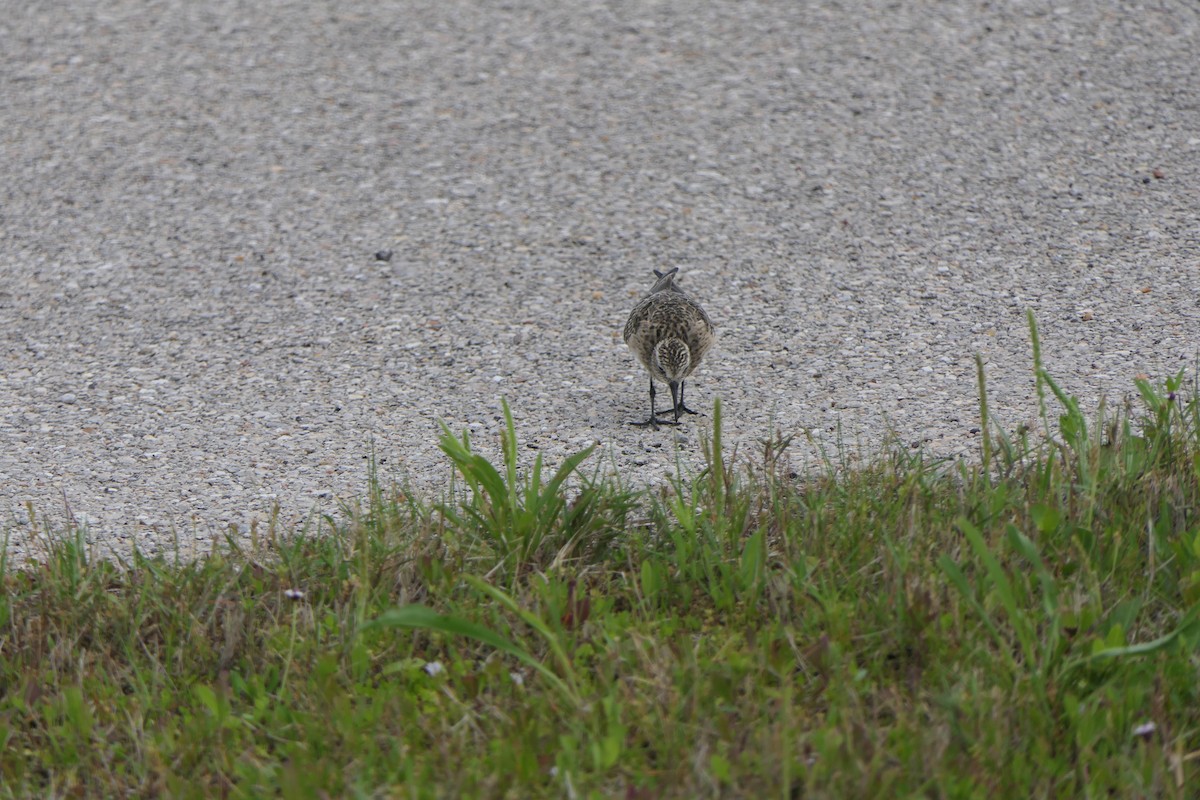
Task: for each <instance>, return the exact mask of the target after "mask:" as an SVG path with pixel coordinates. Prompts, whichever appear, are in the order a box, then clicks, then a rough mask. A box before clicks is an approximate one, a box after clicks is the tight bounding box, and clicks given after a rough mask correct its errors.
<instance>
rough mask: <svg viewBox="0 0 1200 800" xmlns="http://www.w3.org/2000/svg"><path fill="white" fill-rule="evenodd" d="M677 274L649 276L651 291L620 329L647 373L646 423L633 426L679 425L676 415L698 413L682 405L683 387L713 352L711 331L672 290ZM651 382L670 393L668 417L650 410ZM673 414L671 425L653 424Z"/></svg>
mask: <svg viewBox="0 0 1200 800" xmlns="http://www.w3.org/2000/svg"><path fill="white" fill-rule="evenodd" d="M678 272H679V268H678V267H675V268H674V269H670V270H667V271H666V272H659V271H658V270H654V277H655V278H657V281H656V282H655V284H654V288H652V289H651V290H650V294H648V295H646V296H645V297H644V298H642V300H641V302H639V303H638V304H637V305H636V306H634V307H633V311H632V312H630V314H629V320H628V321H627V322H626V323H625V344H627V345H629V349H630V350H632V351H633V353H634V355H636V356H637V357H638V360H639V361H641V362H642V366H644V367H645V368H646V371H647V372H649V373H650V418H649V419H648V420H646V421H645V422H633V423H631V424H633V425H643V426H644V425H648V426H650V427H651V428H658V425H659V423H660V422H662V423H663V424H665V425H678V424H679V415H680V414H695V413H698V412H695V411H692V410H691V409H690V408H688V407H687V406H686V405H684V403H683V381H684V379H685V378H687V377H688V376H689V375H691V374H692V373H693V372H694V371H695V370H696V367H697V366H699V365H700V360H701V359H703V358H704V354H705V353H707V352H708V351H709V349H710V348H711V347H712V346H713V343H714V342H715V341H716V329H715V328H714V327H713V324H712V320H710V319H709V318H708V314H706V313H705V312H704V309H703V308H701V307H700V304H699V303H697V302H696V301H695V300H693V299H692V298H691V296H690V295H689V294H688V293H687V292H685V291H684V290H683V289H681V288H679V287H678V286H676V285H675V276H676V274H678ZM656 380H657V381H660V382H662V383H665V384H666V385H667V386H668V387H669V388H670V389H671V410H670V411H661V412H657V413H656V412H655V410H654V381H656ZM672 413H673V414H674V416H675V419H674V421H673V422H669V421H667V420H659V419H658V417H659V416H660V415H662V414H672Z"/></svg>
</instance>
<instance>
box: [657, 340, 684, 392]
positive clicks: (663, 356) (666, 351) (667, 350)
mask: <svg viewBox="0 0 1200 800" xmlns="http://www.w3.org/2000/svg"><path fill="white" fill-rule="evenodd" d="M654 365H655V366H656V367H658V370H659V372H661V373H662V374H663V375H665V376H666V378H667V382H668V383H679V381H681V380H683V379H684V377H685V376H686V375H687V372H688V367H690V366H691V365H692V352H691V351H690V350H688V346H687V345H686V344H684V342H683V340H682V339H677V338H675V337H670V338H667V339H663V340H662V341H661V342H659V343H658V344H656V345H655V346H654Z"/></svg>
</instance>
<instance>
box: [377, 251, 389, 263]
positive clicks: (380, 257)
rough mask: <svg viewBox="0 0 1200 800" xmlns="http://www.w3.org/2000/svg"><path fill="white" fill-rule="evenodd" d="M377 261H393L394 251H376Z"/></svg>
mask: <svg viewBox="0 0 1200 800" xmlns="http://www.w3.org/2000/svg"><path fill="white" fill-rule="evenodd" d="M375 260H376V261H391V260H392V251H391V250H378V251H376V252H375Z"/></svg>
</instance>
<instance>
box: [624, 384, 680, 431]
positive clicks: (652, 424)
mask: <svg viewBox="0 0 1200 800" xmlns="http://www.w3.org/2000/svg"><path fill="white" fill-rule="evenodd" d="M657 416H658V415H657V414H655V413H654V378H651V379H650V419H648V420H646V421H645V422H631V423H629V424H630V425H638V426H646V425H649V426H650V427H651V428H654V430H658V426H659V425H678V424H679V420H678V419H677V420H675V422H668V421H666V420H665V419H664V420H659V419H655V417H657Z"/></svg>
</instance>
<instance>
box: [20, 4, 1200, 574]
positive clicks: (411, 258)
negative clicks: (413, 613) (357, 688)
mask: <svg viewBox="0 0 1200 800" xmlns="http://www.w3.org/2000/svg"><path fill="white" fill-rule="evenodd" d="M1197 53H1200V4H1197V3H1196V2H1192V1H1191V0H1187V1H1184V0H1178V1H1172V0H1167V1H1166V2H1147V3H1119V2H1111V3H1110V2H1088V1H1087V0H1085V1H1084V2H1077V3H1067V2H1061V3H1059V2H1040V1H1039V2H1008V1H1007V0H1006V1H1005V2H988V1H987V0H982V1H981V0H972V1H971V2H968V1H967V0H949V1H947V2H943V1H942V0H912V2H905V3H894V2H885V1H884V0H864V1H863V2H857V1H854V2H834V1H833V0H814V2H808V1H807V0H806V1H805V2H796V0H778V1H777V2H682V1H678V0H664V1H663V2H597V0H582V2H559V0H511V1H509V2H482V1H481V0H472V1H471V2H464V1H462V0H458V1H454V0H450V1H447V0H441V1H439V2H436V3H420V2H387V1H386V0H385V1H384V2H379V1H378V0H372V2H358V1H357V0H337V2H317V1H315V0H314V1H313V2H270V1H267V2H257V3H245V2H233V1H232V0H206V1H205V2H196V1H195V0H144V1H142V2H134V1H133V0H99V2H82V1H81V0H70V2H61V3H50V4H46V3H30V2H17V1H16V0H0V168H2V170H3V172H2V181H0V355H2V358H3V366H2V369H0V503H2V508H3V512H4V518H3V520H2V521H0V524H2V525H3V527H4V530H5V531H6V532H7V534H8V536H9V537H10V539H11V541H10V547H11V549H12V551H13V552H14V553H15V554H16V556H17V557H22V556H24V555H26V554H28V553H29V552H30V551H31V547H33V546H34V545H33V542H34V537H33V536H32V534H33V531H34V529H35V528H36V527H39V526H40V525H42V524H43V522H45V523H47V524H50V525H61V524H62V523H63V522H64V521H65V520H67V519H68V518H70V519H73V520H75V521H77V522H81V523H84V524H86V526H87V530H88V536H89V538H90V539H91V540H92V541H93V542H94V543H95V545H96V547H97V548H98V549H99V550H102V551H112V552H119V553H125V552H128V550H129V547H130V546H131V545H134V544H136V545H137V546H139V547H142V548H143V549H145V550H147V551H151V552H155V551H160V550H162V549H163V548H172V547H174V546H175V545H174V542H175V541H176V540H177V541H178V542H179V545H180V547H181V548H182V549H183V550H184V551H185V552H193V551H194V550H202V549H203V548H205V547H206V546H207V545H208V544H209V543H211V541H213V539H214V538H219V537H220V536H221V535H222V533H223V531H225V530H227V529H228V527H229V526H230V525H236V526H237V527H238V529H239V530H240V531H242V532H245V531H246V530H247V529H248V528H249V526H250V525H251V524H252V523H257V524H259V525H263V524H265V523H266V521H267V520H268V519H269V518H270V516H271V514H272V509H273V508H275V507H276V506H278V514H279V517H278V519H279V521H280V522H281V523H283V524H297V523H299V522H300V521H303V520H305V519H308V518H310V515H311V514H312V513H313V512H314V511H330V510H333V511H336V509H337V508H338V504H339V503H341V502H346V501H349V500H352V499H353V498H355V497H359V496H361V495H362V493H363V491H364V487H365V484H366V480H367V471H368V470H367V464H368V456H369V453H370V452H371V450H372V448H373V449H374V453H375V454H376V457H377V459H378V461H379V462H380V470H381V474H382V475H383V476H384V478H385V479H386V480H389V481H390V480H405V481H409V482H411V483H412V484H413V485H415V486H417V487H421V488H423V489H424V490H427V491H429V492H431V493H432V492H436V491H437V490H438V489H439V487H442V486H444V484H445V482H446V480H447V479H448V477H449V471H448V468H447V466H446V463H445V459H444V458H443V457H442V456H441V454H440V452H439V451H438V449H437V446H436V434H437V430H438V427H437V421H438V420H439V419H440V420H445V421H446V422H447V423H448V424H449V425H450V426H451V427H452V428H454V429H455V430H460V429H464V428H466V429H469V430H470V431H471V432H473V433H474V434H475V435H476V436H477V440H478V443H479V444H480V446H481V447H483V448H484V449H486V450H487V451H489V452H493V453H494V452H495V451H496V449H497V442H496V435H495V432H496V431H497V429H498V425H499V419H500V410H499V409H500V398H501V397H502V396H506V397H507V398H508V399H509V402H510V403H511V405H512V408H513V411H514V415H515V417H516V419H517V425H518V428H519V432H520V435H521V437H522V442H523V445H525V449H524V450H523V453H525V455H526V456H527V457H529V458H532V457H533V456H534V455H535V454H536V453H538V452H540V453H542V454H543V456H544V458H545V459H546V460H547V461H548V463H549V464H550V465H552V466H553V465H556V464H557V463H559V462H560V460H561V459H562V458H563V457H564V455H566V454H568V453H571V452H574V451H576V450H578V449H580V448H582V447H584V446H585V445H587V444H588V443H591V442H593V441H599V442H600V443H601V450H600V455H598V456H596V457H595V459H596V460H595V463H596V464H598V465H603V466H606V467H608V468H616V469H618V470H619V471H620V472H621V474H622V475H623V476H624V477H625V478H626V479H628V480H629V481H630V482H631V483H633V484H635V485H655V484H657V483H658V482H661V481H662V480H664V478H665V476H666V475H668V474H669V473H671V472H672V471H673V470H674V468H675V467H674V465H675V459H676V452H678V454H679V457H680V459H681V463H683V464H684V466H685V468H688V467H690V466H691V465H694V464H695V463H696V460H697V455H698V451H699V448H700V445H701V440H702V437H703V432H704V430H705V428H706V426H707V425H709V424H711V423H710V419H709V418H688V419H687V420H686V422H685V424H684V426H682V428H681V429H680V430H678V431H674V430H671V429H669V428H664V429H662V430H660V431H658V432H655V431H650V430H647V429H645V428H637V427H633V426H630V425H628V424H627V423H628V422H629V421H632V420H637V419H644V418H645V415H646V412H647V410H648V399H649V398H648V396H647V392H646V378H645V372H644V371H643V370H642V368H641V367H640V366H639V365H638V364H637V362H636V360H635V359H634V357H633V355H632V354H631V353H630V352H629V351H628V350H627V349H626V347H625V345H624V343H623V342H622V340H621V335H620V334H621V329H622V326H623V325H624V323H625V318H626V316H627V315H628V313H629V310H630V309H631V308H632V306H633V305H634V303H635V302H636V301H637V299H638V298H639V297H640V296H641V294H642V293H644V292H645V291H646V290H647V289H648V288H649V286H650V284H651V283H652V282H653V275H652V272H651V270H652V269H654V268H656V267H657V268H666V267H671V266H678V267H680V276H681V281H680V282H681V284H682V285H683V286H684V287H685V288H686V289H687V290H688V291H689V292H691V293H692V294H693V295H694V296H695V297H696V298H697V299H699V300H700V301H701V302H703V303H704V305H705V307H706V308H707V310H708V313H709V315H710V316H711V317H712V319H713V321H714V323H715V324H716V325H717V327H718V336H719V341H718V346H717V349H716V351H715V352H714V353H713V354H712V355H711V356H710V357H709V358H708V360H707V361H706V363H705V364H704V365H703V366H702V367H701V368H700V369H699V370H698V372H697V373H696V375H695V376H694V377H693V379H692V381H691V382H690V383H689V386H688V395H687V396H688V400H689V405H692V406H693V407H698V408H711V402H712V399H713V398H714V397H720V398H721V399H722V402H723V407H724V410H725V418H726V436H727V438H728V440H729V442H730V443H731V444H734V443H736V444H738V445H739V446H740V448H741V449H742V451H743V452H745V451H747V450H754V449H755V448H756V447H757V444H756V442H757V441H759V440H760V439H762V438H763V437H764V436H766V435H767V434H768V433H769V432H770V431H772V430H776V429H778V430H782V431H785V432H793V431H798V430H801V429H804V430H810V431H811V432H812V435H813V437H814V440H815V441H816V442H818V443H822V444H825V445H832V444H833V443H835V442H836V440H837V437H838V435H839V434H838V430H839V427H840V430H841V436H842V437H843V438H844V439H845V440H846V441H848V442H850V443H862V444H863V445H865V446H866V447H867V448H868V450H869V448H870V447H871V446H873V445H876V444H877V443H878V442H879V441H880V440H881V437H882V436H883V435H884V434H885V433H886V431H887V430H889V429H890V430H892V431H894V432H895V433H896V434H897V435H898V436H899V437H901V439H902V441H904V442H905V443H908V444H912V445H914V446H924V447H925V448H927V449H928V451H929V452H931V453H934V454H937V455H948V456H953V455H960V454H965V455H968V456H972V455H974V454H975V453H977V452H978V447H979V434H978V430H977V419H976V413H977V411H976V408H977V406H976V391H975V377H974V362H973V357H974V354H975V353H977V352H978V353H981V354H982V356H983V358H984V360H985V361H986V364H987V370H988V374H989V378H990V388H991V400H992V403H993V406H994V411H995V413H996V416H997V419H998V421H999V422H1000V423H1001V424H1003V425H1005V426H1006V427H1009V428H1012V427H1015V426H1016V425H1018V424H1021V423H1022V422H1028V421H1032V420H1033V419H1034V414H1033V412H1034V405H1033V404H1032V403H1031V399H1032V395H1033V388H1032V378H1031V372H1030V357H1029V341H1028V335H1027V332H1026V329H1025V317H1024V315H1025V311H1026V309H1033V310H1034V312H1035V313H1036V315H1037V318H1038V320H1039V322H1040V325H1041V331H1042V335H1043V339H1044V348H1045V356H1046V358H1045V360H1046V363H1047V366H1048V368H1049V369H1050V370H1051V372H1052V373H1053V374H1054V375H1056V376H1057V377H1058V378H1059V379H1060V380H1061V382H1062V383H1063V384H1064V386H1065V387H1066V388H1067V389H1068V390H1069V391H1071V392H1073V393H1075V394H1077V395H1078V396H1079V397H1080V398H1081V400H1083V401H1084V403H1085V405H1087V406H1088V407H1094V406H1095V403H1096V402H1097V401H1098V399H1099V398H1100V397H1101V396H1102V395H1103V396H1107V397H1108V398H1109V399H1110V400H1119V399H1120V398H1122V397H1124V396H1125V395H1126V394H1128V393H1129V392H1131V391H1132V389H1133V385H1132V381H1133V379H1134V377H1135V376H1136V375H1137V374H1139V373H1146V374H1148V375H1151V376H1154V377H1156V378H1159V377H1162V376H1164V375H1168V374H1172V373H1174V372H1175V371H1177V370H1178V369H1180V368H1181V367H1185V366H1186V367H1189V369H1190V367H1191V366H1192V365H1194V364H1195V362H1196V357H1197V336H1196V330H1197V327H1196V322H1197V319H1198V317H1200V309H1198V307H1197V299H1198V295H1197V292H1196V286H1197V283H1198V278H1200V275H1198V273H1200V257H1198V256H1200V56H1197ZM380 251H391V253H392V256H391V258H390V260H381V259H379V258H377V257H376V253H378V252H380ZM795 448H796V449H795V459H796V461H797V464H798V466H799V467H800V468H803V465H804V464H805V463H810V464H811V463H812V459H813V458H814V455H813V453H814V447H813V446H812V445H811V444H809V443H808V442H801V443H798V444H797V445H795ZM30 507H32V508H33V509H34V512H35V514H36V520H37V523H36V524H31V523H30V519H29V508H30Z"/></svg>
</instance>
